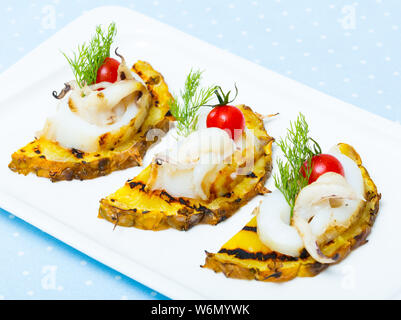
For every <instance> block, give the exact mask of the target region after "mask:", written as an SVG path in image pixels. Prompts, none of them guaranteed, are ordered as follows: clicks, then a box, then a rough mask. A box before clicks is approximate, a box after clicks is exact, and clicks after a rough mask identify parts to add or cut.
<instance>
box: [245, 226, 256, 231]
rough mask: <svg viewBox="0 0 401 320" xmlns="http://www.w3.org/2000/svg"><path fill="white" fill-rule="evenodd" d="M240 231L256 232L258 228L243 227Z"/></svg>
mask: <svg viewBox="0 0 401 320" xmlns="http://www.w3.org/2000/svg"><path fill="white" fill-rule="evenodd" d="M242 230H244V231H252V232H258V228H257V227H249V226H245V227H243V228H242Z"/></svg>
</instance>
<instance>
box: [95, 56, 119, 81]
mask: <svg viewBox="0 0 401 320" xmlns="http://www.w3.org/2000/svg"><path fill="white" fill-rule="evenodd" d="M119 66H120V62H118V61H117V60H116V59H113V58H106V59H104V62H103V64H102V65H101V66H100V67H99V69H98V70H97V77H96V83H99V82H111V83H114V82H116V81H117V76H118V72H117V71H118V67H119Z"/></svg>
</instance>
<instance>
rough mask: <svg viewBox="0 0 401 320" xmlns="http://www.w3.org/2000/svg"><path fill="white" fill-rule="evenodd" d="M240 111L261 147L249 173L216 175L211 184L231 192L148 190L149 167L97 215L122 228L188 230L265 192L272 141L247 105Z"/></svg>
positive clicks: (102, 205)
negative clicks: (186, 194) (200, 194)
mask: <svg viewBox="0 0 401 320" xmlns="http://www.w3.org/2000/svg"><path fill="white" fill-rule="evenodd" d="M238 107H239V108H240V109H241V111H242V112H243V114H244V117H245V122H246V125H247V128H248V129H252V130H253V131H254V134H255V136H257V137H258V138H259V139H260V140H261V141H263V148H262V150H261V152H260V153H259V154H256V155H255V165H254V167H253V170H252V172H250V173H249V174H248V175H245V176H241V177H240V178H238V180H235V181H232V180H230V179H228V178H227V176H228V175H227V174H220V175H219V177H218V179H217V181H216V182H215V184H214V187H215V188H216V189H218V190H221V189H223V190H224V189H228V190H230V188H231V191H230V192H227V194H225V195H223V196H218V197H216V198H214V199H212V200H210V201H202V200H196V199H189V198H175V197H173V196H171V195H169V194H168V193H167V192H165V191H159V190H156V191H149V190H147V188H146V182H147V181H148V179H149V174H150V171H151V167H150V166H148V167H147V168H145V169H144V170H143V171H142V172H141V173H140V174H139V175H138V176H137V177H135V178H134V179H132V180H128V181H127V182H126V183H125V185H124V186H123V187H122V188H120V189H119V190H117V191H116V192H115V193H114V194H112V195H110V196H108V197H106V198H104V199H102V200H101V201H100V208H99V215H98V216H99V218H103V219H106V220H107V221H109V222H111V223H113V224H115V225H118V226H123V227H135V228H139V229H144V230H153V231H159V230H164V229H168V228H175V229H178V230H183V231H185V230H188V229H190V228H191V227H193V226H194V225H196V224H199V223H202V224H211V225H216V224H218V223H220V222H221V221H224V220H225V219H227V218H229V217H230V216H231V215H232V214H234V213H235V212H236V211H237V210H238V209H239V208H240V207H242V206H243V205H245V204H246V203H247V202H248V201H249V200H251V199H252V198H253V197H255V196H256V195H258V194H264V193H266V192H269V191H268V190H267V189H266V188H265V187H264V184H265V182H266V179H267V178H268V177H269V176H270V173H271V169H272V158H271V157H272V143H273V141H274V139H273V138H272V137H270V136H269V135H268V134H267V132H266V129H265V127H264V124H263V120H262V118H261V117H260V115H258V114H256V113H254V112H253V111H252V109H251V108H249V107H247V106H245V105H241V106H238Z"/></svg>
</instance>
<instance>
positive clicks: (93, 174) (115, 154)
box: [8, 61, 173, 182]
mask: <svg viewBox="0 0 401 320" xmlns="http://www.w3.org/2000/svg"><path fill="white" fill-rule="evenodd" d="M132 71H134V72H135V73H136V74H137V75H138V76H139V77H141V79H142V80H143V81H144V83H145V84H146V87H147V89H148V91H149V94H150V96H151V98H152V101H151V106H150V108H149V113H148V116H147V117H146V119H145V121H144V123H143V124H142V126H141V127H140V128H139V130H138V131H137V132H136V133H135V134H134V135H133V137H132V138H130V139H125V142H123V143H121V144H116V145H115V146H113V145H111V146H110V145H109V144H110V143H108V146H107V148H104V149H102V150H101V151H98V152H93V153H86V152H82V151H80V150H76V149H65V148H63V147H61V146H60V145H59V144H58V143H56V142H53V141H49V140H47V139H45V138H39V139H36V140H34V141H32V142H30V143H29V144H28V145H26V146H25V147H23V148H21V149H19V150H18V151H16V152H15V153H13V154H12V156H11V159H12V160H11V162H10V164H9V166H8V167H9V168H10V169H11V170H12V171H14V172H17V173H20V174H23V175H27V174H29V173H31V172H32V173H34V174H36V175H37V176H39V177H44V178H48V179H50V180H51V181H52V182H57V181H62V180H73V179H78V180H86V179H93V178H97V177H100V176H104V175H108V174H110V173H111V172H113V171H116V170H123V169H126V168H130V167H134V166H139V165H141V164H142V159H143V157H144V155H145V153H146V151H147V149H148V148H149V147H150V146H151V145H152V144H153V143H154V142H156V140H155V141H146V133H147V132H148V131H149V130H150V129H160V130H163V131H164V132H167V131H168V129H169V122H170V121H172V120H173V117H172V116H171V114H170V112H169V102H170V100H171V99H172V96H171V94H170V92H169V90H168V86H167V84H166V82H165V81H164V78H163V76H162V75H161V74H160V73H159V72H157V71H156V70H154V69H153V68H152V66H151V65H150V64H149V63H147V62H144V61H138V62H137V63H135V64H134V66H133V67H132ZM128 130H129V128H128ZM106 135H107V134H106ZM123 135H124V133H122V136H123ZM105 141H107V137H105Z"/></svg>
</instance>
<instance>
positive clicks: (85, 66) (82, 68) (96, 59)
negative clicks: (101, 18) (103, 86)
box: [63, 22, 117, 88]
mask: <svg viewBox="0 0 401 320" xmlns="http://www.w3.org/2000/svg"><path fill="white" fill-rule="evenodd" d="M116 34H117V29H116V24H115V23H114V22H113V23H111V24H110V25H109V27H108V28H107V30H106V31H103V29H102V28H101V26H97V27H96V34H95V36H94V37H93V38H92V39H91V40H90V42H89V43H88V44H87V43H83V44H82V45H80V46H78V48H77V52H74V53H73V57H68V56H67V55H66V54H65V53H64V52H63V55H64V57H65V58H66V59H67V61H68V63H69V64H70V66H71V69H72V72H73V73H74V76H75V80H76V82H77V84H78V85H79V86H80V87H81V88H82V87H83V86H85V85H91V84H94V83H95V82H96V77H97V71H98V69H99V67H100V66H101V65H102V64H103V62H104V60H105V59H106V58H108V57H110V47H111V45H112V43H113V40H114V37H115V36H116Z"/></svg>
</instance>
